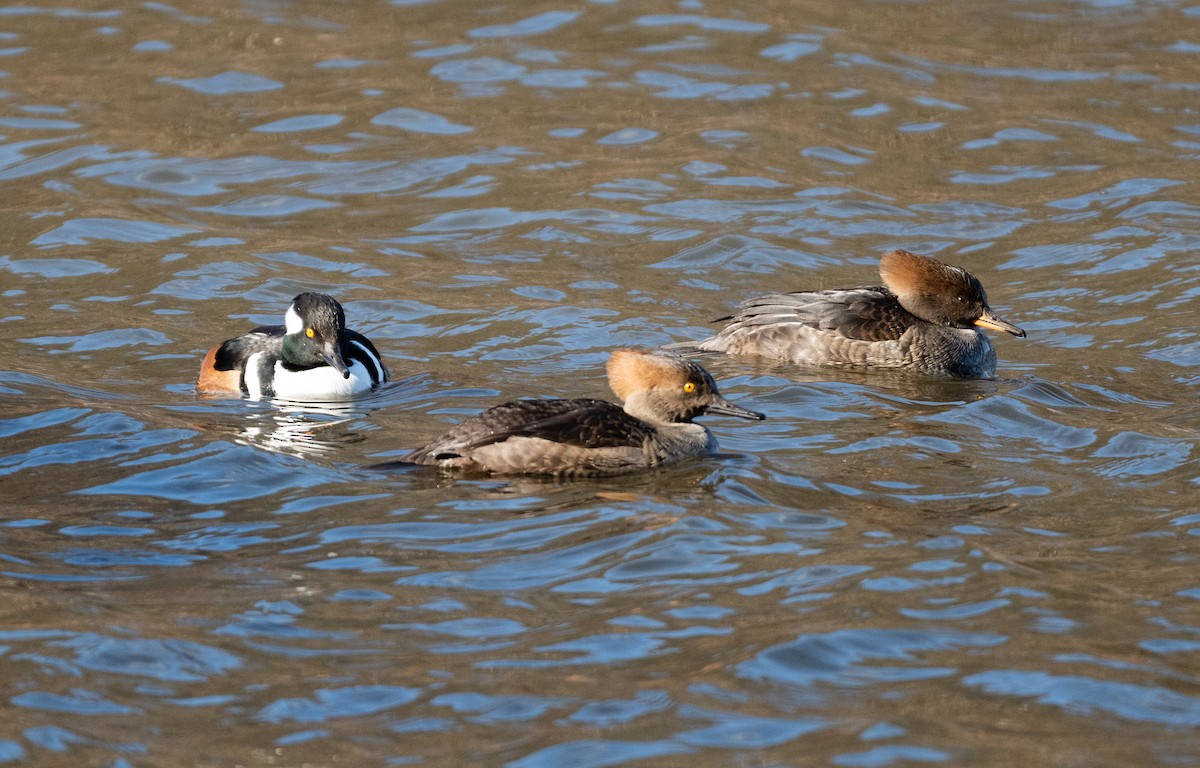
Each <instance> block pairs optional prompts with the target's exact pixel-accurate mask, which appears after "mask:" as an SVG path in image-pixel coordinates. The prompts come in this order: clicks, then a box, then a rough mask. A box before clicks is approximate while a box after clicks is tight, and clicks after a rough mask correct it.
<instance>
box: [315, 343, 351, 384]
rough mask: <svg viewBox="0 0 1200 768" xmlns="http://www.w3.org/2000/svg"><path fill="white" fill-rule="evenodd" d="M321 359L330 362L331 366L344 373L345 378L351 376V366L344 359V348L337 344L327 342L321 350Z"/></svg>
mask: <svg viewBox="0 0 1200 768" xmlns="http://www.w3.org/2000/svg"><path fill="white" fill-rule="evenodd" d="M321 359H322V360H324V361H325V362H326V363H328V364H329V367H330V368H333V370H335V371H337V372H338V373H340V374H342V378H343V379H348V378H350V368H349V367H348V366H347V365H346V361H345V360H343V359H342V350H341V349H339V348H338V345H337V344H327V345H325V348H324V349H322V350H321Z"/></svg>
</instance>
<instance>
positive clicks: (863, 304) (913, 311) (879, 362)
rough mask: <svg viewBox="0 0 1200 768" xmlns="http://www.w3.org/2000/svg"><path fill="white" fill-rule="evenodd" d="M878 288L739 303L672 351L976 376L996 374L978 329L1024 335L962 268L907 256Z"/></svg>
mask: <svg viewBox="0 0 1200 768" xmlns="http://www.w3.org/2000/svg"><path fill="white" fill-rule="evenodd" d="M879 276H880V277H881V278H882V279H883V285H882V286H871V287H862V288H848V289H844V290H824V291H797V292H795V293H777V294H771V295H767V296H759V297H757V298H753V299H750V300H748V301H746V302H743V303H742V305H741V308H740V309H739V310H738V311H737V313H736V314H734V315H732V316H730V317H727V318H721V319H722V320H729V321H730V322H729V324H728V325H726V326H725V327H724V328H723V329H722V330H721V331H720V333H718V334H716V335H715V336H713V337H711V338H708V339H705V340H703V341H699V342H685V343H682V344H677V345H674V346H675V347H676V348H690V349H697V350H700V351H704V352H725V353H727V354H731V355H760V356H762V357H769V358H773V359H776V360H784V361H787V362H791V363H797V364H800V365H811V366H819V367H833V368H859V369H864V370H871V369H889V370H904V371H916V372H920V373H928V374H935V375H949V376H957V377H959V378H979V377H986V376H994V375H995V373H996V351H995V349H993V348H992V343H991V342H990V341H989V340H988V338H987V336H985V335H984V334H983V333H981V332H980V330H979V329H980V328H988V329H990V330H993V331H1005V332H1007V333H1011V334H1013V335H1014V336H1017V337H1019V338H1024V336H1025V332H1024V331H1023V330H1021V329H1020V328H1018V327H1017V326H1015V325H1013V324H1012V323H1009V322H1006V321H1004V320H1001V319H1000V318H998V317H996V316H995V315H994V314H993V313H992V310H991V307H989V306H988V303H987V294H986V293H985V292H984V290H983V285H981V284H980V282H979V280H978V279H976V277H975V276H974V275H972V274H971V273H970V272H967V271H966V270H965V269H961V268H959V267H955V266H951V265H949V264H944V263H942V262H940V261H938V260H937V259H933V258H930V257H928V256H918V255H916V254H914V253H909V252H908V251H891V252H889V253H886V254H884V256H883V258H882V259H881V260H880V262H879Z"/></svg>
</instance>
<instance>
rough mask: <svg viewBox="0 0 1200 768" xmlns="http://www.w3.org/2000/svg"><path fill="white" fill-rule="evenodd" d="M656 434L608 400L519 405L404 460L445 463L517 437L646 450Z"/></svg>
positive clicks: (492, 412)
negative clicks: (646, 446) (475, 450)
mask: <svg viewBox="0 0 1200 768" xmlns="http://www.w3.org/2000/svg"><path fill="white" fill-rule="evenodd" d="M653 434H654V428H653V427H651V426H650V425H648V424H645V423H643V422H641V421H639V420H638V419H635V418H634V417H632V416H630V415H629V414H627V413H625V411H623V410H621V408H620V407H619V406H617V405H614V404H613V403H610V402H607V401H605V400H514V401H513V402H509V403H504V404H502V405H497V406H493V407H491V408H489V409H487V410H486V411H484V412H483V413H480V414H478V415H476V416H472V417H470V418H468V419H466V420H464V421H462V422H461V423H459V424H458V425H456V426H455V427H453V428H452V429H451V430H450V431H449V432H447V433H446V434H444V435H443V436H441V437H439V438H438V439H437V440H434V441H433V442H432V443H430V444H429V445H426V446H425V447H423V448H418V449H417V450H415V451H413V452H412V453H411V454H409V455H408V456H406V457H405V459H404V460H405V461H411V462H416V463H421V464H425V463H432V462H437V461H444V460H447V459H452V458H456V457H459V456H462V455H464V454H465V453H468V452H470V451H472V450H474V449H476V448H481V447H483V446H485V445H493V444H495V443H502V442H504V441H505V440H508V439H510V438H513V437H536V438H541V439H543V440H549V441H550V442H554V443H560V444H563V445H571V446H576V447H580V448H626V447H634V448H641V447H642V445H643V444H644V443H645V441H646V440H648V439H650V438H651V437H652V436H653Z"/></svg>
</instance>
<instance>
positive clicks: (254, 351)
mask: <svg viewBox="0 0 1200 768" xmlns="http://www.w3.org/2000/svg"><path fill="white" fill-rule="evenodd" d="M284 322H285V325H266V326H262V327H261V328H255V329H254V330H252V331H250V332H249V333H247V334H244V335H242V336H236V337H234V338H232V339H229V340H228V341H225V342H223V343H221V344H219V345H217V346H215V347H213V348H212V349H210V350H209V351H208V354H207V355H205V356H204V362H203V363H202V364H201V366H200V378H199V380H198V381H197V382H196V388H197V389H198V390H200V391H201V392H206V393H223V392H227V393H234V392H240V393H245V394H247V395H249V396H250V397H253V398H256V399H257V398H276V399H280V400H297V401H319V400H344V399H346V398H348V397H353V396H354V395H358V394H361V393H363V392H366V391H368V390H370V389H371V388H372V387H374V386H376V385H377V384H380V383H382V382H385V381H387V380H388V370H387V368H386V367H385V366H384V364H383V360H382V359H380V357H379V352H377V351H376V350H375V345H374V344H372V343H371V342H370V340H369V339H367V337H366V336H363V335H362V334H361V333H358V332H357V331H351V330H348V329H347V328H346V314H345V312H344V311H343V310H342V305H341V304H338V303H337V301H336V300H334V299H333V297H331V296H327V295H325V294H323V293H313V292H308V293H302V294H300V295H299V296H297V297H296V298H295V299H293V300H292V305H291V306H290V307H288V310H287V314H286V315H285V316H284Z"/></svg>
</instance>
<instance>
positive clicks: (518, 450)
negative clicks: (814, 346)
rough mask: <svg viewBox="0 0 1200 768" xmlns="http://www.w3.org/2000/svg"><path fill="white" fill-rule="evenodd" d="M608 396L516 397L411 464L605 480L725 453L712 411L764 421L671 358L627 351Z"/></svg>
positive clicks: (616, 360)
mask: <svg viewBox="0 0 1200 768" xmlns="http://www.w3.org/2000/svg"><path fill="white" fill-rule="evenodd" d="M608 381H609V385H610V386H611V387H612V390H613V392H615V393H616V395H617V397H619V398H620V399H621V400H623V401H624V403H625V407H624V408H623V409H622V408H621V406H618V405H616V404H614V403H610V402H608V401H606V400H584V399H577V400H515V401H513V402H509V403H504V404H503V405H497V406H494V407H492V408H489V409H488V410H486V411H484V412H483V413H480V414H478V415H476V416H472V417H470V418H468V419H467V420H465V421H463V422H462V423H460V424H458V425H457V426H455V427H454V428H452V429H451V430H450V431H449V432H447V433H446V434H444V435H442V436H441V437H439V438H438V439H436V440H434V441H433V442H432V443H430V444H429V445H426V446H425V447H424V448H418V449H417V450H415V451H413V452H412V453H410V454H408V455H407V456H405V457H404V458H403V459H401V462H400V463H411V464H434V465H438V466H441V467H447V468H452V469H460V470H466V471H470V472H490V473H495V474H527V475H553V476H556V477H589V476H591V477H595V476H600V475H617V474H622V473H625V472H633V471H635V470H639V469H646V468H649V467H657V466H660V465H662V464H667V463H669V462H673V461H678V460H680V459H683V458H685V457H688V456H697V455H700V454H703V453H709V452H712V451H714V450H716V447H717V441H716V438H714V437H713V435H712V433H711V432H709V431H708V429H707V428H705V427H703V426H701V425H700V424H696V423H693V421H692V419H694V418H696V417H697V416H700V415H701V414H704V413H720V414H725V415H727V416H740V417H741V418H744V419H763V418H765V417H764V416H763V414H761V413H756V412H754V411H749V410H746V409H745V408H742V407H740V406H737V405H734V404H733V403H731V402H729V401H728V400H726V399H725V398H723V397H721V395H720V394H719V393H718V392H717V385H716V383H715V382H713V379H712V376H710V375H708V372H707V371H705V370H704V369H703V368H701V367H700V366H699V365H697V364H696V363H694V362H692V361H689V360H684V359H683V358H681V357H679V356H678V355H675V354H672V353H669V352H662V351H656V352H640V351H635V350H632V349H619V350H617V351H616V352H614V353H613V354H612V357H611V358H610V359H609V361H608Z"/></svg>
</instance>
